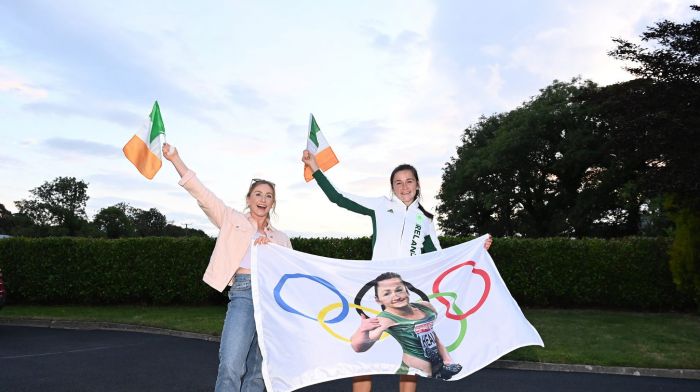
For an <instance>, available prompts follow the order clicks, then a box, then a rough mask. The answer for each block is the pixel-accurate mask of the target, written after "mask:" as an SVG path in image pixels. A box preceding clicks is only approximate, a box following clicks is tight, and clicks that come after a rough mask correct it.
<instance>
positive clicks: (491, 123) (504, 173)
mask: <svg viewBox="0 0 700 392" xmlns="http://www.w3.org/2000/svg"><path fill="white" fill-rule="evenodd" d="M598 89H599V87H598V86H596V85H595V84H594V83H592V82H590V81H581V80H579V79H574V80H572V81H571V82H570V83H565V82H558V81H555V82H554V83H553V84H552V85H550V86H548V87H546V88H544V89H542V90H540V94H539V95H538V96H536V97H533V98H532V99H531V100H530V101H528V102H525V103H524V104H523V105H522V106H521V107H519V108H517V109H515V110H512V111H510V112H507V113H501V114H496V115H493V116H491V117H488V118H482V119H481V120H480V121H479V123H477V124H476V125H474V126H472V127H470V128H468V129H467V130H466V131H465V133H464V136H463V137H462V142H463V145H462V146H460V147H458V149H457V157H456V158H453V159H452V160H451V162H449V163H448V164H447V165H446V167H445V171H444V174H443V183H442V187H441V189H440V192H439V194H438V199H439V200H440V205H439V206H438V208H437V211H438V214H439V217H438V219H439V221H440V223H441V226H442V228H443V229H444V230H445V232H446V233H447V234H452V235H471V234H481V233H485V232H490V233H492V234H494V235H498V236H513V235H522V236H532V237H542V236H558V235H566V236H590V235H602V236H611V235H624V234H628V233H629V232H631V233H634V232H636V231H635V230H637V229H638V226H639V220H640V219H639V214H638V211H639V209H640V204H641V203H640V202H639V197H638V194H637V190H636V187H635V184H636V178H635V176H634V175H633V170H632V169H626V170H620V171H611V170H608V168H609V167H611V166H614V164H615V162H614V157H611V156H610V154H608V153H607V151H606V148H607V144H608V143H609V141H608V140H607V139H606V138H605V137H601V136H604V135H600V134H598V133H597V132H596V129H595V127H594V124H593V123H592V122H591V121H590V113H589V112H588V107H587V106H586V102H585V101H584V100H582V99H581V96H584V95H586V94H592V93H593V92H595V91H597V90H598ZM630 228H631V229H630Z"/></svg>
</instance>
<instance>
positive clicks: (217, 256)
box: [163, 143, 292, 391]
mask: <svg viewBox="0 0 700 392" xmlns="http://www.w3.org/2000/svg"><path fill="white" fill-rule="evenodd" d="M163 155H164V156H165V158H166V159H167V160H169V161H170V162H172V164H173V166H175V170H177V172H178V174H179V175H180V177H181V179H180V182H179V184H180V185H181V186H182V187H184V188H185V189H186V190H187V191H188V192H189V193H190V194H191V195H192V196H194V198H195V199H196V200H197V203H199V206H200V207H201V208H202V210H203V211H204V213H205V214H206V215H207V217H208V218H209V220H210V221H211V222H212V223H213V224H214V225H216V227H217V228H218V229H219V235H218V237H217V239H216V245H215V246H214V251H213V252H212V255H211V259H210V260H209V265H208V266H207V269H206V271H205V272H204V277H203V280H204V281H205V282H206V283H207V284H209V285H210V286H211V287H213V288H215V289H216V290H218V291H223V290H224V289H225V288H226V287H227V286H229V292H228V297H229V303H228V309H227V311H226V319H225V320H224V328H223V330H222V331H221V344H220V346H219V372H218V375H217V377H216V391H263V390H264V388H265V385H264V383H263V379H262V371H261V366H262V356H261V354H260V348H259V347H258V338H257V333H256V332H255V320H254V319H253V300H252V296H251V290H250V244H251V242H253V241H254V244H256V245H258V244H267V243H270V242H272V243H275V244H278V245H282V246H286V247H288V248H291V247H292V244H291V242H290V241H289V238H288V237H287V236H286V235H285V234H284V233H283V232H281V231H279V230H276V229H275V228H273V227H272V225H270V211H273V210H274V208H275V184H274V183H272V182H270V181H266V180H261V179H257V178H255V179H253V180H252V181H251V183H250V187H249V189H248V193H247V194H246V206H247V209H249V210H250V211H249V212H248V213H245V214H244V213H242V212H239V211H236V210H235V209H233V208H231V207H228V206H226V205H225V204H224V202H223V201H222V200H221V199H219V198H218V197H216V196H215V195H214V194H213V193H212V192H211V191H210V190H209V189H207V188H206V187H205V186H204V185H203V184H202V183H201V182H200V181H199V179H198V178H197V176H196V175H195V173H194V172H193V171H191V170H190V169H188V168H187V166H186V165H185V163H184V162H183V161H182V159H181V158H180V154H179V153H178V152H177V150H176V149H175V148H172V147H171V146H170V145H169V144H167V143H166V144H164V145H163Z"/></svg>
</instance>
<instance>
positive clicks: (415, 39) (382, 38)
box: [365, 27, 424, 54]
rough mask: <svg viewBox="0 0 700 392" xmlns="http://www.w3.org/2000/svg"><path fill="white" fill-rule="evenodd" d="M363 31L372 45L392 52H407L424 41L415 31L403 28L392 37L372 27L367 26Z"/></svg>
mask: <svg viewBox="0 0 700 392" xmlns="http://www.w3.org/2000/svg"><path fill="white" fill-rule="evenodd" d="M365 31H366V34H368V35H369V37H370V39H371V41H372V47H374V48H375V49H379V50H381V51H388V52H392V53H394V54H404V53H407V52H409V51H411V50H413V49H414V48H416V47H418V46H420V45H421V44H423V43H424V39H423V36H421V35H420V34H418V33H417V32H415V31H410V30H403V31H401V32H399V33H398V34H396V35H395V36H393V37H392V36H390V35H389V34H386V33H383V32H381V31H379V30H377V29H376V28H374V27H367V29H366V30H365Z"/></svg>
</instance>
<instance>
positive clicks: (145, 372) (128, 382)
mask: <svg viewBox="0 0 700 392" xmlns="http://www.w3.org/2000/svg"><path fill="white" fill-rule="evenodd" d="M218 345H219V343H218V342H207V341H203V340H197V339H187V338H179V337H172V336H164V335H154V334H145V333H135V332H115V331H101V330H65V329H54V328H38V327H17V326H2V325H0V391H2V392H5V391H8V392H10V391H12V392H15V391H17V392H21V391H46V390H50V391H57V392H60V391H71V392H76V391H149V392H150V391H154V392H157V391H211V390H213V389H214V380H215V379H216V366H217V352H218ZM374 380H375V381H374V385H375V388H374V390H375V391H395V390H398V381H397V378H396V377H394V376H376V377H374ZM418 390H419V391H421V392H426V391H431V392H433V391H434V392H441V391H496V392H498V391H519V392H520V391H523V392H528V391H581V392H590V391H640V392H646V391H693V392H696V391H700V380H686V379H671V378H657V377H634V376H616V375H606V374H589V373H563V372H544V371H524V370H507V369H484V370H481V371H479V372H477V373H475V374H473V375H471V376H469V377H467V378H466V379H463V380H460V381H456V382H440V381H434V380H425V379H420V380H419V386H418ZM299 391H303V392H335V391H339V392H340V391H342V392H347V391H350V381H349V380H337V381H333V382H328V383H324V384H318V385H313V386H310V387H307V388H304V389H300V390H299Z"/></svg>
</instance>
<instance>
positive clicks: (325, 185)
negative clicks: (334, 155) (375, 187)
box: [301, 150, 381, 216]
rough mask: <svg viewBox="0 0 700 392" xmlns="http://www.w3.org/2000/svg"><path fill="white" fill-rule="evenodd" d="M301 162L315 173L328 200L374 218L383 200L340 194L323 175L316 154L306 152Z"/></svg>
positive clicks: (315, 177) (317, 181)
mask: <svg viewBox="0 0 700 392" xmlns="http://www.w3.org/2000/svg"><path fill="white" fill-rule="evenodd" d="M301 161H302V162H304V164H306V165H307V166H309V168H310V169H311V171H312V172H313V176H314V179H315V180H316V183H317V184H318V186H319V187H321V190H322V191H323V193H325V194H326V197H327V198H328V200H330V201H331V202H332V203H334V204H336V205H337V206H338V207H342V208H345V209H346V210H350V211H352V212H356V213H358V214H362V215H369V216H374V210H375V209H376V208H377V206H378V205H379V200H381V198H375V197H361V196H355V195H351V194H348V193H345V192H339V191H338V190H337V189H335V187H334V186H333V184H331V182H330V181H328V178H327V177H326V175H325V174H323V171H322V170H319V167H318V163H317V162H316V157H315V156H314V154H312V153H310V152H309V150H304V153H303V155H302V157H301Z"/></svg>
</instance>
